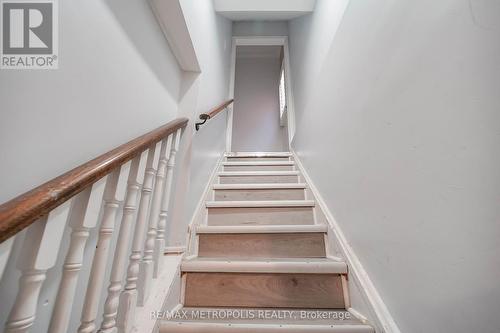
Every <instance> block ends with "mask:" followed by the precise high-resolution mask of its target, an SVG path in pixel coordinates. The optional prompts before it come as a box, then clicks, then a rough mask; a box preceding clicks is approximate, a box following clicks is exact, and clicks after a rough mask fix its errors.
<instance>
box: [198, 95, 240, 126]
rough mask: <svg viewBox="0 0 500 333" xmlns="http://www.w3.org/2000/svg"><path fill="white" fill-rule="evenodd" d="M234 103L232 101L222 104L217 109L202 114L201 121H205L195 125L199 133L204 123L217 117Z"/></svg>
mask: <svg viewBox="0 0 500 333" xmlns="http://www.w3.org/2000/svg"><path fill="white" fill-rule="evenodd" d="M233 102H234V99H230V100H227V101H225V102H224V103H222V104H221V105H219V106H217V107H215V108H214V109H212V110H211V111H209V112H206V113H202V114H200V119H201V120H203V121H201V122H198V123H196V124H195V125H194V127H195V128H196V130H197V131H198V130H199V129H200V126H201V125H203V124H204V123H206V122H207V120H209V119H211V118H213V117H215V116H216V115H217V114H218V113H219V112H221V111H224V110H225V109H226V108H227V107H228V106H229V105H231V104H232V103H233Z"/></svg>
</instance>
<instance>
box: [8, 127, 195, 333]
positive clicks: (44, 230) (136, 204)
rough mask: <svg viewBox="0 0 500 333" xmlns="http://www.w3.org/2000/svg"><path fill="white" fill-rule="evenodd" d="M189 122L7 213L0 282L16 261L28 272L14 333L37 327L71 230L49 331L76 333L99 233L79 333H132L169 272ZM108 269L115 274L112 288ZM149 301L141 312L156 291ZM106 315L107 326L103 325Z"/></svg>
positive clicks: (121, 150) (109, 156)
mask: <svg viewBox="0 0 500 333" xmlns="http://www.w3.org/2000/svg"><path fill="white" fill-rule="evenodd" d="M187 123H188V119H186V118H178V119H175V120H173V121H171V122H169V123H167V124H165V125H164V126H161V127H159V128H157V129H155V130H153V131H151V132H149V133H147V134H145V135H143V136H140V137H138V138H136V139H134V140H132V141H130V142H128V143H126V144H124V145H121V146H119V147H117V148H116V149H113V150H111V151H109V152H108V153H105V154H103V155H101V156H99V157H97V158H95V159H93V160H91V161H89V162H87V163H85V164H82V165H81V166H79V167H77V168H75V169H73V170H71V171H69V172H67V173H65V174H63V175H61V176H59V177H57V178H54V179H53V180H51V181H49V182H47V183H45V184H43V185H41V186H39V187H37V188H35V189H33V190H31V191H29V192H26V193H24V194H22V195H20V196H18V197H17V198H14V199H12V200H10V201H8V202H6V203H4V204H3V205H1V206H0V243H1V244H0V247H1V254H2V256H1V258H0V259H1V260H0V278H1V277H2V275H6V272H4V269H5V267H6V265H7V263H8V260H11V259H12V260H15V265H16V268H17V269H19V270H20V272H21V274H20V278H19V285H18V291H17V295H16V296H15V300H14V304H13V306H12V308H11V309H10V313H9V315H8V317H7V320H6V322H5V329H4V331H5V332H28V331H29V330H30V328H31V327H33V325H34V323H35V319H36V315H37V309H38V308H39V298H40V292H41V290H42V286H43V284H44V281H45V280H46V278H47V271H48V270H49V269H52V268H55V267H54V266H55V265H56V259H57V257H58V254H59V250H60V244H61V240H62V239H63V235H64V231H65V229H66V226H67V227H68V228H69V235H70V236H69V245H68V250H67V252H66V256H65V259H64V263H63V264H62V267H60V269H61V270H62V275H61V280H60V283H59V288H58V292H57V297H55V300H54V305H53V310H52V316H51V320H50V326H49V328H48V331H49V332H51V333H66V332H69V331H70V329H69V323H70V318H71V315H72V309H75V308H78V309H79V308H81V305H82V304H80V305H79V306H80V307H75V304H74V301H75V299H76V298H77V297H76V295H77V292H78V291H77V288H78V286H81V284H80V283H79V281H78V280H79V278H84V276H83V274H80V273H81V270H82V268H83V265H84V256H85V253H86V245H87V243H88V240H89V236H90V235H91V233H92V231H93V229H94V228H96V227H98V228H99V229H98V233H97V243H96V246H95V250H94V253H93V257H92V260H91V267H90V275H89V277H88V281H87V283H86V284H85V285H86V290H85V291H84V292H83V293H82V294H85V297H84V298H83V308H82V312H81V321H80V325H79V327H78V330H77V331H78V332H79V333H84V332H95V331H96V330H97V329H98V332H127V333H128V332H130V331H131V329H132V325H133V324H134V318H133V317H134V313H135V307H136V306H137V303H138V297H139V294H140V291H139V289H140V288H142V291H144V290H145V289H147V288H148V286H150V283H151V280H152V279H153V278H155V277H156V276H158V274H159V272H160V271H161V260H160V259H161V256H162V255H163V251H164V246H165V242H164V240H165V226H166V222H167V210H168V206H169V203H170V200H171V191H172V180H173V179H172V177H173V169H174V167H175V155H176V153H177V151H178V149H179V142H180V138H181V135H182V130H183V129H184V128H185V127H186V125H187ZM118 220H120V222H119V223H117V222H118ZM118 225H119V227H118ZM25 228H26V231H25V232H24V233H23V236H24V238H22V237H21V238H19V242H22V244H21V245H20V246H18V247H16V248H17V249H18V251H17V252H18V253H16V255H15V256H14V257H13V258H10V259H9V254H10V255H11V256H12V255H13V254H14V251H11V249H12V246H13V243H14V241H13V240H14V238H15V237H16V235H17V233H19V232H20V231H22V230H23V229H25ZM117 229H118V230H117ZM116 233H118V234H116ZM114 239H116V240H115V241H114ZM16 242H17V240H16ZM113 247H114V248H113ZM87 248H88V247H87ZM143 253H144V256H143ZM91 255H92V254H91ZM110 255H112V256H111V257H110ZM108 258H112V259H111V260H108ZM108 261H111V262H108ZM141 265H142V267H141ZM9 267H10V266H9ZM107 267H110V268H111V272H110V273H109V281H108V282H105V279H106V277H107V275H106V269H107ZM80 282H81V281H80ZM84 282H85V281H84ZM105 286H107V290H106V297H105V302H104V305H103V308H102V309H101V308H100V303H101V295H102V293H103V291H104V287H105ZM139 286H141V287H139ZM141 297H142V298H141V299H140V302H139V305H141V304H143V303H144V302H145V300H146V298H147V293H146V294H144V293H143V294H141ZM5 301H6V300H2V303H4V306H6V304H7V303H6V302H5ZM100 311H102V313H103V315H102V320H99V318H97V316H98V314H99V313H100Z"/></svg>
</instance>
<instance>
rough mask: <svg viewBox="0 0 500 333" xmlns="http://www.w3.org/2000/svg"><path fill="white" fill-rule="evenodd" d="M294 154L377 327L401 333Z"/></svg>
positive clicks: (386, 331)
mask: <svg viewBox="0 0 500 333" xmlns="http://www.w3.org/2000/svg"><path fill="white" fill-rule="evenodd" d="M292 153H293V156H294V160H295V162H296V163H297V166H298V168H299V170H300V171H301V172H302V176H303V177H304V178H305V180H306V182H307V184H308V186H309V188H310V189H311V192H312V193H313V194H314V197H315V200H316V201H317V203H318V205H319V207H320V208H321V210H322V211H323V213H324V214H325V217H326V219H327V221H328V224H329V225H330V227H331V229H332V231H333V234H334V236H335V239H336V243H337V244H338V247H339V249H340V250H341V251H342V253H343V255H344V257H345V259H346V262H347V265H348V266H349V272H350V273H351V275H352V277H353V279H354V282H355V283H356V285H357V286H358V288H359V290H360V293H361V295H362V297H363V298H364V300H365V301H366V303H367V304H369V306H370V307H371V310H372V312H373V314H374V318H375V320H376V321H377V324H378V325H377V326H379V327H380V328H381V329H382V330H383V332H385V333H400V332H401V331H400V330H399V328H398V326H397V324H396V322H395V321H394V319H393V317H392V315H391V313H390V312H389V310H388V309H387V306H386V305H385V303H384V301H383V300H382V297H381V296H380V294H379V293H378V291H377V289H376V288H375V285H374V284H373V282H372V281H371V279H370V277H369V276H368V273H367V272H366V270H365V269H364V267H363V265H362V264H361V261H360V260H359V258H358V256H357V255H356V253H355V252H354V249H353V248H352V247H351V245H350V244H349V242H348V241H347V238H346V237H345V235H344V233H343V232H342V229H341V228H340V225H339V224H338V223H337V221H335V219H334V217H333V214H332V213H331V212H330V210H329V209H328V206H327V205H326V202H325V200H324V199H323V197H322V196H321V194H320V193H319V191H318V189H317V188H316V186H315V185H314V183H313V182H312V180H311V177H309V175H308V174H307V172H306V170H305V169H304V167H303V165H302V162H301V161H300V159H299V157H298V156H297V154H296V153H295V151H293V150H292ZM381 333H382V332H381Z"/></svg>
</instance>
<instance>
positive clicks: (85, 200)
mask: <svg viewBox="0 0 500 333" xmlns="http://www.w3.org/2000/svg"><path fill="white" fill-rule="evenodd" d="M104 184H105V179H101V180H99V181H98V182H96V183H94V184H93V185H92V186H89V187H88V188H87V189H85V190H84V191H82V192H80V193H79V194H77V195H76V196H75V198H74V199H73V202H72V203H71V208H70V213H69V220H68V225H69V227H70V228H71V229H72V231H71V239H70V245H69V249H68V253H67V254H66V258H65V260H64V265H63V273H62V278H61V283H60V285H59V291H58V293H57V298H56V302H55V305H54V310H53V311H52V319H51V321H50V328H49V332H50V333H66V332H67V330H68V324H69V319H70V315H71V307H72V304H73V300H74V297H75V293H76V288H77V284H78V275H79V274H80V270H81V268H82V262H83V256H84V250H85V245H86V243H87V240H88V237H89V235H90V230H91V229H92V228H94V227H95V226H96V224H97V220H98V216H97V214H98V212H99V208H100V206H101V203H102V195H103V192H104V186H103V185H104Z"/></svg>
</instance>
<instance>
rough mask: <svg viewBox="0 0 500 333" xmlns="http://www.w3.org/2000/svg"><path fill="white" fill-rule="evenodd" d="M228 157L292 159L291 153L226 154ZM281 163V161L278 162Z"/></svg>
mask: <svg viewBox="0 0 500 333" xmlns="http://www.w3.org/2000/svg"><path fill="white" fill-rule="evenodd" d="M225 155H226V157H290V156H292V153H289V152H272V151H271V152H265V151H259V152H226V154H225ZM278 162H279V161H278Z"/></svg>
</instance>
